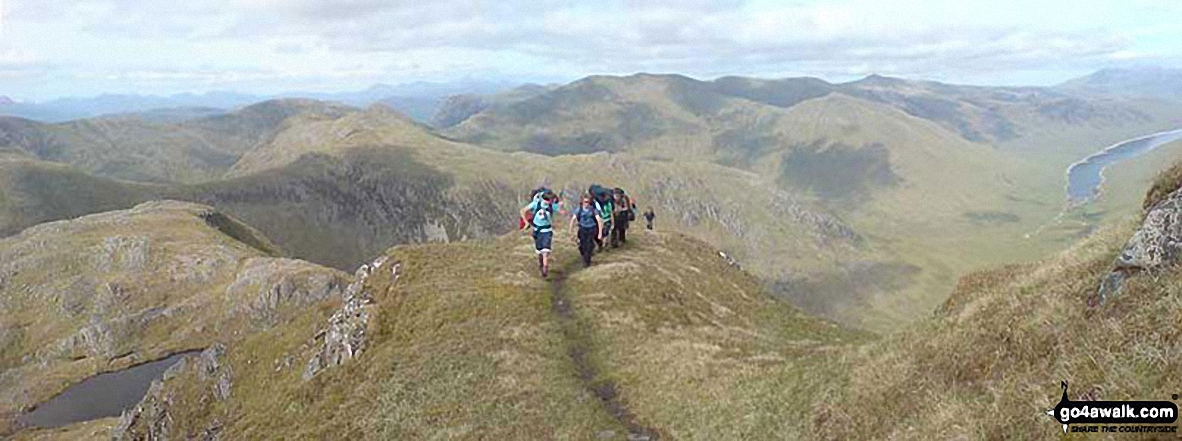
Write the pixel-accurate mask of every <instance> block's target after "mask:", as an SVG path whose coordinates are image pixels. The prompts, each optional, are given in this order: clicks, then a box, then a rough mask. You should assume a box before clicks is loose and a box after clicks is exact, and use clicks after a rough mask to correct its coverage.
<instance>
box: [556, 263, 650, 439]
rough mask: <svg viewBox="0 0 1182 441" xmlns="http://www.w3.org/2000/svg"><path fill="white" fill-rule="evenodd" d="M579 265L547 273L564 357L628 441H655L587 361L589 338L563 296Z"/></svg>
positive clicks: (585, 328)
mask: <svg viewBox="0 0 1182 441" xmlns="http://www.w3.org/2000/svg"><path fill="white" fill-rule="evenodd" d="M579 266H581V265H580V263H579V262H577V261H571V262H566V263H565V264H564V265H562V267H561V268H558V269H555V270H553V271H551V272H550V305H551V308H552V309H553V310H554V313H555V314H557V315H558V318H559V322H560V323H561V324H562V334H563V337H564V338H565V340H566V345H567V354H568V355H569V356H570V358H571V361H573V362H574V363H575V370H576V373H577V374H578V376H579V379H581V380H582V381H583V385H584V386H585V387H586V388H587V390H588V391H590V392H591V393H593V394H595V396H596V397H597V398H599V403H600V404H602V405H603V407H604V409H606V410H607V412H608V413H609V414H611V415H612V417H614V418H615V419H616V421H619V422H620V424H621V425H623V426H624V427H625V428H627V429H628V439H629V440H658V439H661V436H660V432H658V431H657V430H655V429H653V428H651V427H646V426H644V425H643V424H641V423H640V421H639V420H638V419H637V418H636V415H635V414H633V413H632V412H630V411H629V410H628V408H627V407H626V406H624V404H623V403H621V402H620V399H619V395H618V394H617V393H616V383H615V382H614V381H612V380H611V379H610V378H605V377H603V376H601V375H600V373H599V370H598V368H597V367H596V366H595V363H594V362H592V361H591V359H590V352H591V336H590V335H589V334H588V332H589V330H588V328H587V327H585V326H582V325H581V324H580V323H579V321H578V318H577V317H575V311H574V305H573V304H572V303H571V301H570V298H569V297H568V296H567V295H566V290H565V282H566V276H567V273H568V272H573V271H575V270H574V268H578V267H579Z"/></svg>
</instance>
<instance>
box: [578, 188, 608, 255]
mask: <svg viewBox="0 0 1182 441" xmlns="http://www.w3.org/2000/svg"><path fill="white" fill-rule="evenodd" d="M597 206H598V203H597V202H595V198H593V197H592V196H591V194H590V193H588V194H585V195H583V197H582V199H580V200H579V206H578V207H577V208H575V209H574V216H571V219H570V230H574V228H575V226H576V225H578V227H579V230H578V236H577V237H578V243H579V255H581V256H583V268H586V267H589V266H591V255H592V254H594V253H595V239H596V238H597V237H601V236H603V233H602V231H603V219H602V218H600V217H599V210H598V209H597V208H596V207H597Z"/></svg>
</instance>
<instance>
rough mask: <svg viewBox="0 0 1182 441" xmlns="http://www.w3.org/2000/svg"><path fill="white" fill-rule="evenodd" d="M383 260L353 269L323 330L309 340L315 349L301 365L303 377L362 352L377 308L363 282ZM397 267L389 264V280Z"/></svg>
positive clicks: (379, 266) (313, 375)
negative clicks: (349, 280)
mask: <svg viewBox="0 0 1182 441" xmlns="http://www.w3.org/2000/svg"><path fill="white" fill-rule="evenodd" d="M384 263H385V260H384V259H379V260H377V261H375V262H374V263H373V265H372V266H371V265H370V264H365V265H362V266H361V267H360V268H358V269H357V272H356V273H355V275H354V276H355V278H354V280H353V283H350V284H349V286H348V287H346V288H345V297H344V302H343V303H342V304H341V307H340V309H338V310H337V311H336V312H334V313H333V315H332V316H331V317H329V319H328V325H327V326H326V327H325V328H324V329H322V330H319V331H317V332H316V336H315V337H314V341H315V342H314V343H313V345H314V346H315V350H314V352H313V354H312V356H311V357H310V358H309V359H308V362H307V363H306V364H305V365H304V373H303V379H304V380H309V379H311V378H312V377H315V376H316V375H317V374H319V373H320V372H322V371H323V370H325V369H328V368H331V367H333V366H339V365H341V364H342V363H345V362H346V361H349V360H351V359H353V358H355V357H357V356H360V355H361V354H362V353H363V352H364V351H365V349H366V345H367V344H368V342H369V337H368V334H367V332H368V328H369V323H370V321H371V319H372V318H373V316H374V315H376V314H377V309H376V308H375V307H374V305H372V304H371V303H372V301H373V298H372V296H371V295H370V293H369V292H367V291H366V290H365V282H366V280H368V279H369V276H370V274H371V272H372V271H373V270H376V269H378V268H381V266H382V265H383V264H384ZM401 267H402V265H401V264H400V263H398V262H395V263H394V264H393V265H392V268H391V273H392V274H393V280H397V278H398V276H399V269H400V268H401Z"/></svg>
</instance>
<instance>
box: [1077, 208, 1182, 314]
mask: <svg viewBox="0 0 1182 441" xmlns="http://www.w3.org/2000/svg"><path fill="white" fill-rule="evenodd" d="M1179 258H1182V190H1175V191H1174V192H1173V193H1171V194H1170V195H1169V197H1167V198H1165V199H1164V200H1162V201H1161V202H1158V203H1157V205H1154V206H1153V208H1150V209H1149V212H1148V213H1146V215H1145V221H1144V222H1142V224H1141V228H1139V229H1138V230H1137V232H1136V233H1134V234H1133V237H1132V238H1130V239H1129V241H1128V243H1126V244H1125V246H1124V248H1123V249H1122V250H1121V252H1120V255H1118V256H1117V257H1116V261H1115V262H1113V268H1112V271H1111V272H1109V273H1108V275H1107V276H1105V277H1104V280H1103V281H1102V282H1101V283H1100V289H1099V291H1098V292H1097V296H1096V298H1095V299H1093V300H1092V302H1090V304H1091V306H1095V304H1096V303H1099V304H1103V303H1105V302H1107V301H1108V300H1109V299H1112V298H1115V297H1117V296H1119V295H1120V293H1121V289H1122V288H1123V287H1124V282H1125V281H1126V280H1128V278H1129V277H1132V276H1134V275H1137V274H1139V273H1143V272H1147V273H1154V272H1157V271H1159V270H1162V269H1164V268H1167V267H1171V266H1173V265H1175V264H1176V263H1178V260H1179Z"/></svg>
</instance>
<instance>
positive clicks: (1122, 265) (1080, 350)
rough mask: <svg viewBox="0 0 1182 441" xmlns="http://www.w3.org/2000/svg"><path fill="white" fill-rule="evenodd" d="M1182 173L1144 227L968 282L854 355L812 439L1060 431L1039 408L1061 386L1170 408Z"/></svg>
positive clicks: (1114, 230)
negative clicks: (1116, 284)
mask: <svg viewBox="0 0 1182 441" xmlns="http://www.w3.org/2000/svg"><path fill="white" fill-rule="evenodd" d="M1180 176H1182V173H1180V172H1179V168H1177V167H1176V168H1175V169H1174V170H1173V171H1172V172H1171V173H1169V174H1167V175H1165V176H1163V177H1162V178H1161V179H1160V180H1159V181H1158V182H1157V183H1156V184H1155V186H1154V187H1153V189H1152V190H1151V192H1150V196H1149V197H1148V198H1147V200H1146V206H1147V207H1148V206H1152V207H1153V210H1152V211H1150V212H1149V213H1150V214H1149V215H1148V216H1147V217H1146V218H1145V221H1144V224H1142V222H1125V223H1121V224H1118V225H1115V226H1111V227H1109V228H1105V229H1103V230H1101V231H1099V232H1097V233H1096V234H1093V235H1091V236H1090V237H1088V238H1087V239H1086V240H1084V241H1082V242H1081V243H1079V244H1078V245H1076V246H1074V247H1072V248H1070V249H1068V250H1066V251H1064V252H1062V253H1061V254H1059V255H1057V256H1055V257H1052V258H1050V259H1047V260H1045V261H1042V262H1037V263H1031V264H1023V265H1012V266H1009V267H1004V268H999V269H995V270H991V271H985V272H981V273H977V274H974V275H971V276H968V277H966V278H964V279H962V281H961V283H960V285H959V286H958V288H957V290H956V291H955V292H954V293H953V295H952V296H951V297H950V298H949V299H948V300H947V302H945V304H944V305H943V307H942V308H940V310H939V311H938V312H937V315H936V317H935V318H933V319H930V320H925V321H923V322H921V323H919V324H917V325H916V326H914V327H912V328H911V329H909V330H907V331H905V332H901V333H898V334H895V335H892V336H891V337H890V338H887V339H884V340H882V341H880V342H876V343H873V344H871V345H869V346H868V347H867V348H866V349H864V350H862V351H859V353H858V355H856V356H853V357H851V358H850V359H849V360H848V363H849V373H850V381H849V384H848V388H845V389H842V390H835V391H834V392H835V393H833V394H832V395H830V396H829V397H828V398H826V399H825V400H824V401H823V402H821V403H818V404H817V405H816V406H815V407H814V413H813V421H814V424H815V427H814V428H813V430H814V432H813V434H814V436H819V437H832V438H836V439H841V438H850V437H858V438H890V439H917V438H933V439H937V438H950V437H968V438H997V439H1029V438H1041V437H1051V436H1060V434H1061V433H1062V432H1061V430H1062V429H1061V426H1060V425H1059V424H1058V423H1057V422H1055V421H1053V420H1051V419H1050V418H1048V417H1047V416H1046V415H1045V414H1044V413H1043V411H1045V409H1049V408H1052V407H1054V403H1056V402H1057V401H1058V400H1059V396H1060V394H1061V393H1062V391H1061V389H1060V386H1059V383H1060V381H1067V382H1068V383H1069V391H1068V393H1069V396H1070V398H1071V399H1073V400H1084V401H1092V400H1172V401H1174V402H1177V401H1178V398H1177V397H1178V395H1177V394H1178V393H1179V390H1178V385H1179V384H1182V377H1180V376H1179V373H1180V372H1182V366H1180V365H1179V360H1182V358H1180V357H1179V354H1182V352H1180V351H1182V346H1180V345H1179V341H1180V339H1179V337H1180V336H1182V326H1180V325H1179V324H1180V323H1182V290H1180V287H1182V271H1180V269H1182V268H1180V266H1179V265H1178V264H1179V262H1178V260H1177V258H1178V254H1177V253H1176V243H1177V240H1178V235H1179V231H1180V230H1179V223H1178V219H1179V218H1180V217H1179V216H1182V204H1180V203H1179V202H1180V201H1182V192H1179V190H1178V188H1179V187H1182V180H1180V179H1179V177H1180ZM1164 195H1169V196H1168V197H1167V196H1164ZM1154 247H1157V248H1156V250H1158V252H1157V253H1155V252H1154V251H1153V250H1154V249H1155V248H1154ZM1114 261H1115V263H1114ZM1151 263H1152V264H1151ZM1116 273H1124V274H1127V275H1128V278H1127V280H1125V282H1124V283H1123V288H1121V289H1120V291H1119V295H1111V294H1112V291H1110V290H1105V289H1103V288H1102V286H1103V284H1104V283H1106V282H1105V281H1106V280H1111V275H1110V274H1116ZM1104 293H1107V294H1109V295H1108V296H1107V297H1106V298H1104V299H1097V296H1098V295H1099V294H1104ZM1097 300H1099V301H1097ZM1144 436H1145V437H1146V438H1147V439H1149V438H1153V437H1154V436H1155V435H1153V434H1146V435H1144ZM1159 436H1160V434H1159ZM1166 437H1171V438H1172V437H1173V435H1166Z"/></svg>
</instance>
